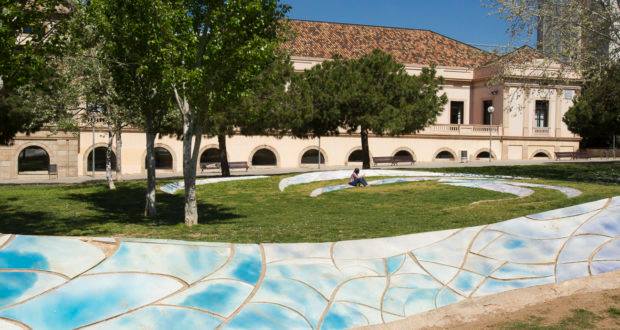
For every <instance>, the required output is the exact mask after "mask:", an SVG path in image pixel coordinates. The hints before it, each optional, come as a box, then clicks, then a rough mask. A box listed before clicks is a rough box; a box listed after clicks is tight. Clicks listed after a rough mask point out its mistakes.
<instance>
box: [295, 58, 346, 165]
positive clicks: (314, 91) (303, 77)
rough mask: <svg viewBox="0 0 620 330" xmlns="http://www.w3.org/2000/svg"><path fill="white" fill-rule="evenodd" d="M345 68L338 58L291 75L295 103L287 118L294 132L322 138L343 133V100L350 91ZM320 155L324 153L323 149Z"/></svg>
mask: <svg viewBox="0 0 620 330" xmlns="http://www.w3.org/2000/svg"><path fill="white" fill-rule="evenodd" d="M345 70H346V64H345V63H344V62H343V61H342V60H341V59H339V58H336V59H334V60H332V61H325V62H323V63H321V64H319V65H315V66H313V67H312V68H311V69H309V70H306V71H304V72H303V73H301V74H298V75H295V76H293V77H292V79H291V82H290V85H289V91H288V96H287V100H288V101H289V102H292V104H291V106H290V107H289V109H287V110H288V111H287V113H288V118H287V122H288V127H290V132H291V134H292V135H293V136H295V137H298V138H319V139H320V138H321V137H323V136H329V135H338V134H339V133H340V132H339V129H340V126H341V125H342V123H343V118H344V114H343V111H342V109H341V104H340V101H342V97H343V94H346V93H348V92H347V91H346V90H347V88H348V86H346V85H343V84H344V83H345V81H344V80H343V78H344V77H345V76H346V74H345ZM343 89H344V90H343ZM318 157H321V154H320V150H319V154H318ZM318 161H319V162H320V159H319V160H318Z"/></svg>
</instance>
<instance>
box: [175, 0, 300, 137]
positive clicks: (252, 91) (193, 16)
mask: <svg viewBox="0 0 620 330" xmlns="http://www.w3.org/2000/svg"><path fill="white" fill-rule="evenodd" d="M185 5H186V8H188V16H187V19H189V20H191V26H192V28H191V31H192V32H191V35H190V36H189V37H190V38H189V39H187V40H186V45H187V46H186V48H187V49H188V50H189V53H190V54H191V55H190V57H189V58H184V60H183V62H182V65H181V66H180V67H181V69H180V70H179V71H181V74H180V77H185V78H183V79H181V80H180V83H177V84H176V85H177V86H181V85H183V86H184V89H185V95H186V96H188V98H189V100H190V104H191V106H192V109H191V111H192V115H193V117H194V118H193V119H194V121H195V122H196V125H198V126H200V129H201V130H203V131H205V132H206V133H208V134H210V135H218V134H230V133H232V130H233V128H234V127H239V126H241V124H243V125H244V126H245V127H246V128H247V129H248V130H251V131H253V132H254V133H257V132H259V131H262V130H259V129H258V128H259V127H262V126H263V125H265V124H266V122H265V118H263V117H260V118H258V117H257V116H258V115H262V114H263V113H264V111H259V110H260V108H264V107H265V106H267V103H266V102H262V101H263V100H264V99H263V100H260V98H264V97H266V95H267V93H269V92H272V91H273V92H275V91H276V89H277V88H278V86H277V85H278V84H281V85H282V86H284V81H283V80H282V79H284V77H285V76H286V75H289V73H287V70H288V68H287V66H288V65H290V63H289V62H288V60H287V59H285V58H282V57H281V56H280V54H279V53H278V47H279V45H280V42H281V33H280V32H281V30H282V20H283V19H284V17H285V14H286V12H287V11H288V7H287V6H284V5H281V4H279V3H278V1H276V0H268V1H242V0H235V1H219V0H217V1H213V0H212V1H204V0H192V1H186V2H185ZM193 41H195V43H194V42H193ZM280 74H281V75H282V76H279V75H280ZM178 78H179V76H177V77H176V79H177V80H178ZM190 86H191V87H190ZM274 100H275V99H274ZM241 103H243V104H245V106H247V108H246V107H242V106H240V104H241ZM272 104H273V103H272ZM250 119H252V120H250ZM267 126H272V124H269V125H267ZM266 128H268V127H266Z"/></svg>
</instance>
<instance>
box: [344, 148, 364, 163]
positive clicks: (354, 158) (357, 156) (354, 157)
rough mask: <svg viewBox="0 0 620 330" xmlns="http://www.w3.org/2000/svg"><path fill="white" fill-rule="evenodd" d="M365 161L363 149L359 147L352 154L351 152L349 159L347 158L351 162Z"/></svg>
mask: <svg viewBox="0 0 620 330" xmlns="http://www.w3.org/2000/svg"><path fill="white" fill-rule="evenodd" d="M363 161H364V153H363V152H362V149H357V150H355V151H353V152H352V153H351V154H349V159H348V160H347V162H349V163H361V162H363Z"/></svg>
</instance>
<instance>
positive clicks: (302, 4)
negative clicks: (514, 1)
mask: <svg viewBox="0 0 620 330" xmlns="http://www.w3.org/2000/svg"><path fill="white" fill-rule="evenodd" d="M282 1H283V2H284V3H287V4H289V5H291V6H292V7H293V8H292V10H291V12H290V13H289V17H291V18H298V19H306V20H316V21H329V22H342V23H358V24H370V25H382V26H397V27H406V28H418V29H428V30H432V31H435V32H438V33H441V34H443V35H446V36H448V37H451V38H454V39H457V40H459V41H463V42H466V43H469V44H474V45H500V46H506V45H508V44H509V43H510V41H511V40H510V37H509V35H508V33H507V32H506V28H507V25H506V23H505V22H504V21H503V20H502V19H501V18H500V17H498V16H497V15H492V14H491V13H490V12H491V9H490V8H487V7H485V6H483V1H485V0H282ZM485 3H486V2H485ZM523 44H524V42H523V41H521V42H517V43H516V44H514V45H512V46H513V47H514V46H517V47H518V46H522V45H523ZM530 45H533V43H532V42H530Z"/></svg>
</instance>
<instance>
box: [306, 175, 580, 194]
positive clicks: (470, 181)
mask: <svg viewBox="0 0 620 330" xmlns="http://www.w3.org/2000/svg"><path fill="white" fill-rule="evenodd" d="M431 180H436V181H439V182H440V183H442V184H447V185H451V186H457V187H469V188H478V189H484V190H490V191H496V192H501V193H506V194H511V195H515V196H517V197H527V196H530V195H532V194H533V193H534V190H532V189H529V188H527V187H531V188H543V189H551V190H557V191H559V192H561V193H563V194H564V195H565V196H566V197H568V198H573V197H577V196H579V195H581V191H579V190H577V189H574V188H569V187H559V186H551V185H544V184H535V183H526V182H514V181H506V180H502V179H490V178H485V179H479V178H463V177H441V176H434V177H425V176H420V177H409V178H388V179H380V180H373V181H368V185H369V186H381V185H386V184H394V183H407V182H419V181H431ZM351 188H355V187H353V186H351V185H349V184H338V185H332V186H326V187H321V188H317V189H314V190H313V191H312V192H311V193H310V197H317V196H320V195H322V194H325V193H329V192H333V191H339V190H345V189H351Z"/></svg>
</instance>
